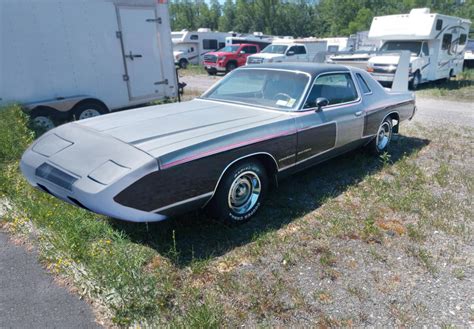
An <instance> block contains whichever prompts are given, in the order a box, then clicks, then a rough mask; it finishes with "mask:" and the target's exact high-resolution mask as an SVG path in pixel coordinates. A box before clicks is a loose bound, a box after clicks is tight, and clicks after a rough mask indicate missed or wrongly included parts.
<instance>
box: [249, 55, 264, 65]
mask: <svg viewBox="0 0 474 329" xmlns="http://www.w3.org/2000/svg"><path fill="white" fill-rule="evenodd" d="M262 63H263V58H262V57H249V58H248V59H247V64H262Z"/></svg>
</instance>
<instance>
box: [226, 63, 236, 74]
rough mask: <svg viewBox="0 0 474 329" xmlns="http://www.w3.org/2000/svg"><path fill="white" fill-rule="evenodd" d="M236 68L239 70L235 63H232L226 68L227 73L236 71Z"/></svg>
mask: <svg viewBox="0 0 474 329" xmlns="http://www.w3.org/2000/svg"><path fill="white" fill-rule="evenodd" d="M236 68H237V64H235V63H234V62H230V63H229V64H227V66H226V69H227V72H231V71H233V70H235V69H236Z"/></svg>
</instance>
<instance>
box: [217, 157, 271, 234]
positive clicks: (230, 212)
mask: <svg viewBox="0 0 474 329" xmlns="http://www.w3.org/2000/svg"><path fill="white" fill-rule="evenodd" d="M267 187H268V179H267V174H266V172H265V168H264V167H263V165H262V164H261V163H260V162H258V161H255V160H249V161H244V162H241V163H239V164H236V165H234V166H232V167H231V168H229V170H228V171H227V172H226V174H225V175H224V177H223V178H222V180H221V182H220V183H219V186H218V188H217V190H216V193H215V195H214V198H213V199H212V200H211V203H210V204H209V206H208V211H209V213H210V215H211V216H213V217H216V218H218V219H220V220H222V221H223V222H224V223H226V224H228V225H236V224H241V223H244V222H247V221H248V220H249V219H250V218H251V217H252V216H253V215H255V213H256V212H257V210H258V209H259V208H260V206H261V204H262V201H263V199H264V197H265V195H266V191H267Z"/></svg>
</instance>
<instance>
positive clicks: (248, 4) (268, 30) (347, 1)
mask: <svg viewBox="0 0 474 329" xmlns="http://www.w3.org/2000/svg"><path fill="white" fill-rule="evenodd" d="M421 7H428V8H431V12H436V13H440V14H445V15H453V16H458V17H462V18H468V19H470V20H471V21H473V20H474V0H464V1H463V0H320V1H317V0H309V1H304V0H235V1H234V0H226V1H225V2H224V3H223V4H221V3H220V2H219V1H218V0H210V2H209V3H207V2H205V1H204V0H198V1H190V0H172V1H171V2H170V17H171V28H172V30H173V31H179V30H182V29H188V30H196V29H198V28H200V27H207V28H211V29H212V30H214V31H222V32H229V31H234V32H240V33H248V32H255V31H259V32H263V33H265V34H271V35H280V36H294V37H307V36H318V37H331V36H332V37H335V36H348V35H350V34H353V33H355V32H358V31H364V30H368V29H369V27H370V24H371V22H372V18H373V17H374V16H382V15H390V14H402V13H409V12H410V10H411V9H412V8H421Z"/></svg>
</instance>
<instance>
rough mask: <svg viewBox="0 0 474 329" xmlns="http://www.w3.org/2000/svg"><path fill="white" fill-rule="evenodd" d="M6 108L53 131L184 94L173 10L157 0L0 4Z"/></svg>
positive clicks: (1, 86)
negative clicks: (59, 124) (16, 108)
mask: <svg viewBox="0 0 474 329" xmlns="http://www.w3.org/2000/svg"><path fill="white" fill-rule="evenodd" d="M0 12H1V19H0V49H1V54H0V106H2V105H7V104H11V103H21V104H23V105H25V106H26V108H27V109H29V110H30V111H31V115H32V117H34V118H35V121H36V122H37V123H38V124H40V125H42V126H44V127H45V128H46V129H48V128H51V127H53V126H54V124H55V122H56V121H57V120H58V121H62V120H68V119H73V118H75V119H83V118H88V117H92V116H95V115H99V114H104V113H108V112H109V111H113V110H116V109H120V108H126V107H132V106H135V105H139V104H144V103H146V102H150V101H153V100H158V99H163V98H165V97H174V96H176V95H177V92H178V88H177V81H176V72H175V69H174V63H173V57H172V51H171V49H172V47H171V38H170V22H169V14H168V6H167V5H166V4H161V3H160V2H158V3H157V2H156V1H155V0H96V1H64V0H62V1H61V0H48V1H31V0H15V1H1V2H0Z"/></svg>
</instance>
